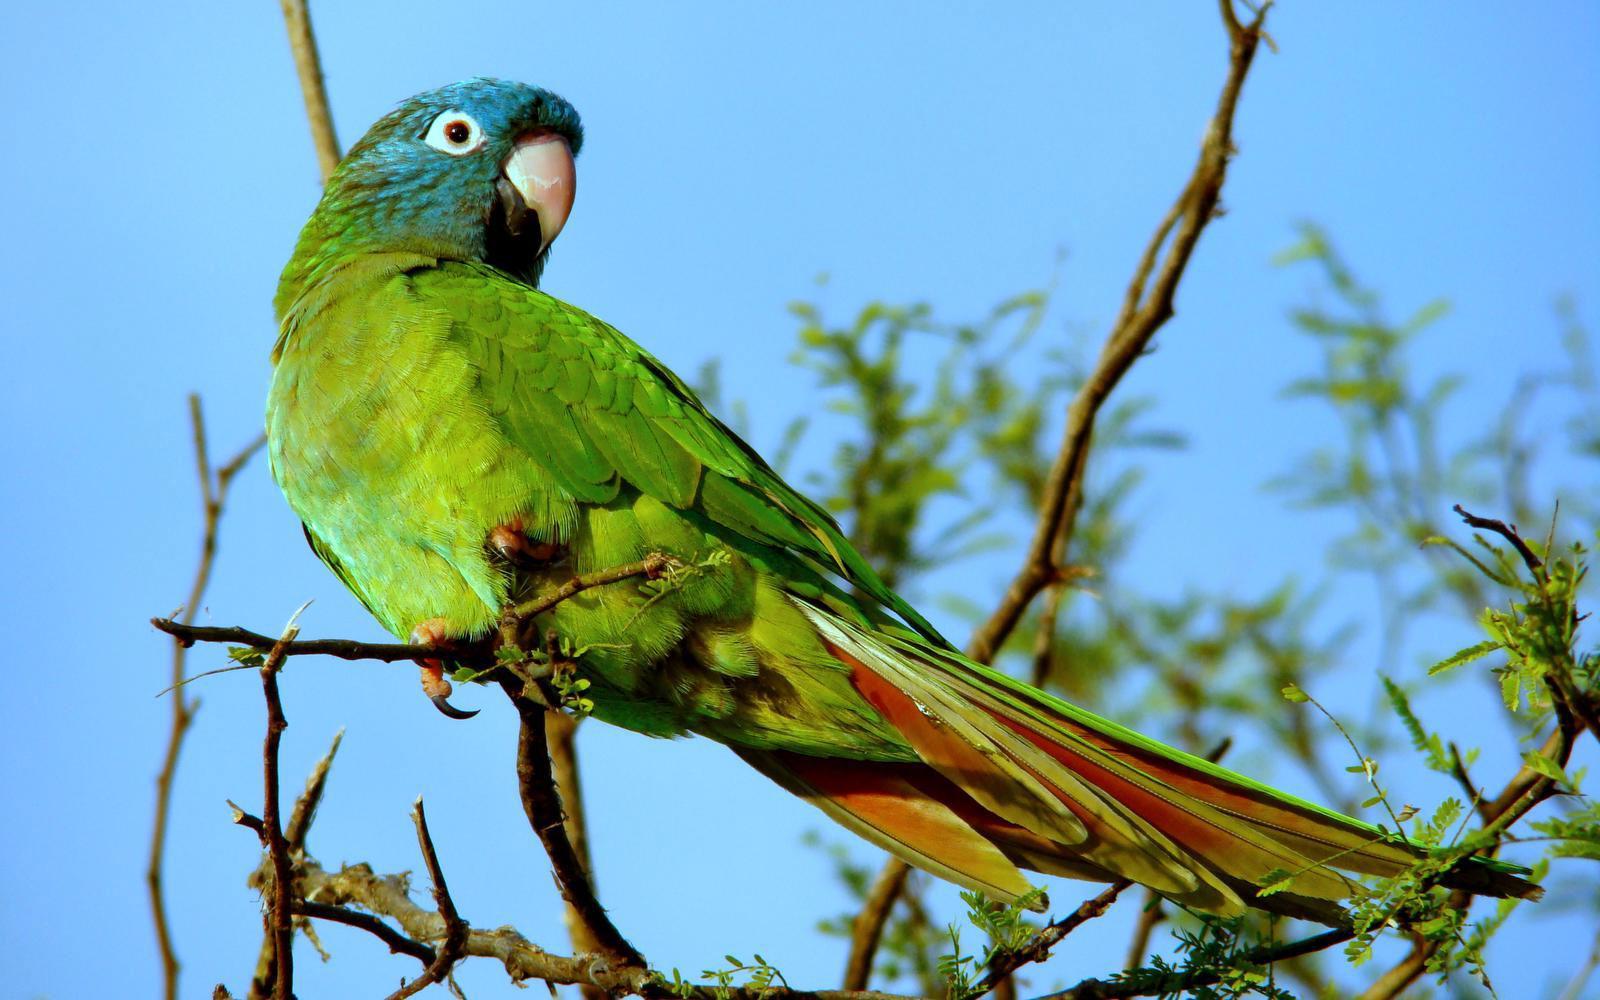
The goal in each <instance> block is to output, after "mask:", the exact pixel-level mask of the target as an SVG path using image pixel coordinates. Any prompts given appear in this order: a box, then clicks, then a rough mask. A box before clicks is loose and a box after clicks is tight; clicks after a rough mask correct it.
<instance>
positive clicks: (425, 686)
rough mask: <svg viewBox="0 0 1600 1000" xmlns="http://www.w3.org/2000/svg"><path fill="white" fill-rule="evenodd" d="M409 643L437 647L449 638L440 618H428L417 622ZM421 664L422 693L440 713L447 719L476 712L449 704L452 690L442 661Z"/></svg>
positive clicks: (447, 641) (475, 711) (468, 715)
mask: <svg viewBox="0 0 1600 1000" xmlns="http://www.w3.org/2000/svg"><path fill="white" fill-rule="evenodd" d="M411 643H412V645H414V646H431V647H434V648H436V649H437V648H439V647H441V646H448V645H449V644H450V642H449V638H448V637H447V636H446V635H445V633H444V621H443V619H440V618H430V619H428V620H427V621H425V622H419V623H417V625H416V627H415V628H413V629H412V630H411ZM420 663H421V666H422V693H423V694H425V695H427V696H428V700H429V701H431V702H433V707H434V708H437V709H438V710H439V712H440V713H441V714H443V715H444V716H445V717H446V718H449V719H470V718H472V717H473V716H474V715H477V714H478V712H477V710H476V709H474V710H473V711H470V712H468V711H465V710H463V709H459V708H457V707H455V706H454V705H452V704H450V692H451V691H452V690H454V689H453V688H452V687H451V686H450V682H449V681H448V680H446V679H445V676H444V662H443V661H442V660H435V659H432V658H427V659H423V660H421V661H420Z"/></svg>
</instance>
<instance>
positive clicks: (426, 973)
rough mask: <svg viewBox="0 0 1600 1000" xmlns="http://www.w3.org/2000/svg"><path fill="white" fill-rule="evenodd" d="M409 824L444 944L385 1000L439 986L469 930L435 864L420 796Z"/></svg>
mask: <svg viewBox="0 0 1600 1000" xmlns="http://www.w3.org/2000/svg"><path fill="white" fill-rule="evenodd" d="M411 821H412V822H413V823H415V824H416V825H417V845H418V846H419V847H421V848H422V861H423V864H425V865H427V866H428V878H430V879H432V880H433V904H434V906H435V907H436V908H437V910H438V913H439V916H440V917H441V918H443V920H444V944H443V946H442V947H440V948H439V951H438V954H436V955H435V956H434V959H433V961H431V962H429V963H428V967H427V968H426V969H425V970H423V973H422V975H420V976H418V977H417V978H416V979H413V980H412V981H411V982H409V983H407V984H405V985H404V986H402V987H400V988H399V989H398V990H395V991H394V992H393V993H391V994H389V1000H405V998H406V997H412V996H416V995H417V994H418V993H421V992H422V991H423V990H425V989H427V988H428V987H429V986H432V985H433V984H434V983H442V982H444V981H445V977H447V976H449V975H450V970H451V969H452V968H453V967H454V966H455V964H456V962H458V961H460V960H461V959H462V958H463V957H464V956H465V954H466V952H465V949H466V946H467V935H468V934H469V933H471V930H472V929H471V928H470V927H468V926H467V922H466V921H465V920H462V919H461V914H460V913H458V912H456V904H455V900H453V899H451V898H450V887H449V886H448V885H447V884H446V883H445V880H444V869H443V868H442V867H441V866H440V864H439V854H438V852H437V851H435V850H434V847H433V837H432V836H430V835H429V833H428V816H427V813H426V812H424V811H423V807H422V797H421V796H420V795H419V796H417V802H416V805H414V806H412V807H411Z"/></svg>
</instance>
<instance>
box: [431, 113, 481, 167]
mask: <svg viewBox="0 0 1600 1000" xmlns="http://www.w3.org/2000/svg"><path fill="white" fill-rule="evenodd" d="M422 141H423V142H425V143H427V144H428V145H430V146H432V147H433V148H434V149H437V150H438V151H439V152H441V153H449V154H450V155H451V156H466V155H467V154H468V153H476V152H477V151H478V150H480V149H482V148H483V144H484V136H483V128H482V127H481V126H479V125H478V120H477V119H476V118H473V117H472V116H471V115H469V114H467V113H466V112H465V111H446V112H445V113H444V114H442V115H440V116H439V117H437V118H435V119H434V120H433V124H432V125H429V126H428V132H427V134H426V135H424V136H423V137H422Z"/></svg>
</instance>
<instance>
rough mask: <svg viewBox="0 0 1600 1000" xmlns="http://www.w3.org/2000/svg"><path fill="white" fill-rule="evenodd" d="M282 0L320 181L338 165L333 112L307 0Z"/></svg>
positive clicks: (337, 146) (285, 24)
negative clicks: (323, 77)
mask: <svg viewBox="0 0 1600 1000" xmlns="http://www.w3.org/2000/svg"><path fill="white" fill-rule="evenodd" d="M282 3H283V22H284V26H285V27H287V28H288V29H289V51H290V52H292V53H293V54H294V68H295V72H296V73H297V74H298V75H299V77H300V94H301V96H302V97H304V98H305V102H306V122H307V123H308V124H310V126H311V145H312V146H313V147H314V148H315V149H316V151H317V167H318V168H319V169H320V170H321V172H322V180H323V183H327V180H328V178H329V177H330V176H331V175H332V174H333V168H334V167H336V166H338V165H339V139H338V137H337V136H335V135H334V131H333V113H332V112H331V111H330V110H328V91H327V89H326V88H325V87H324V86H323V84H322V56H321V55H319V54H318V52H317V36H316V34H315V33H314V32H313V31H312V30H311V12H310V11H308V10H306V0H282Z"/></svg>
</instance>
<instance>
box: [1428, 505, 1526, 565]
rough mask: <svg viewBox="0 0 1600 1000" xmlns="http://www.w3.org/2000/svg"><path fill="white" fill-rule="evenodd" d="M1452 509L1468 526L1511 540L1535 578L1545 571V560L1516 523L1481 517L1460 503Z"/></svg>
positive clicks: (1512, 545)
mask: <svg viewBox="0 0 1600 1000" xmlns="http://www.w3.org/2000/svg"><path fill="white" fill-rule="evenodd" d="M1450 509H1451V510H1453V511H1455V512H1456V513H1457V514H1460V515H1461V520H1463V521H1465V522H1466V523H1467V526H1468V527H1471V528H1477V529H1479V530H1480V531H1492V532H1494V533H1495V534H1497V535H1499V536H1500V537H1502V538H1504V539H1505V540H1506V541H1508V542H1510V543H1511V547H1512V548H1514V549H1516V550H1517V555H1519V556H1521V557H1522V561H1523V563H1525V564H1526V565H1527V567H1528V570H1529V571H1530V572H1531V573H1533V575H1534V577H1535V578H1538V577H1539V576H1540V574H1541V573H1542V572H1543V571H1544V560H1542V559H1540V558H1539V557H1538V556H1536V555H1534V553H1533V549H1531V548H1529V547H1528V543H1527V542H1525V541H1523V540H1522V536H1521V535H1520V534H1518V533H1517V526H1516V525H1514V524H1507V523H1505V522H1504V521H1497V520H1495V519H1494V518H1492V517H1479V516H1478V515H1476V514H1473V513H1469V512H1468V511H1467V509H1466V508H1464V507H1462V506H1461V505H1460V504H1456V505H1455V506H1453V507H1451V508H1450Z"/></svg>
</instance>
